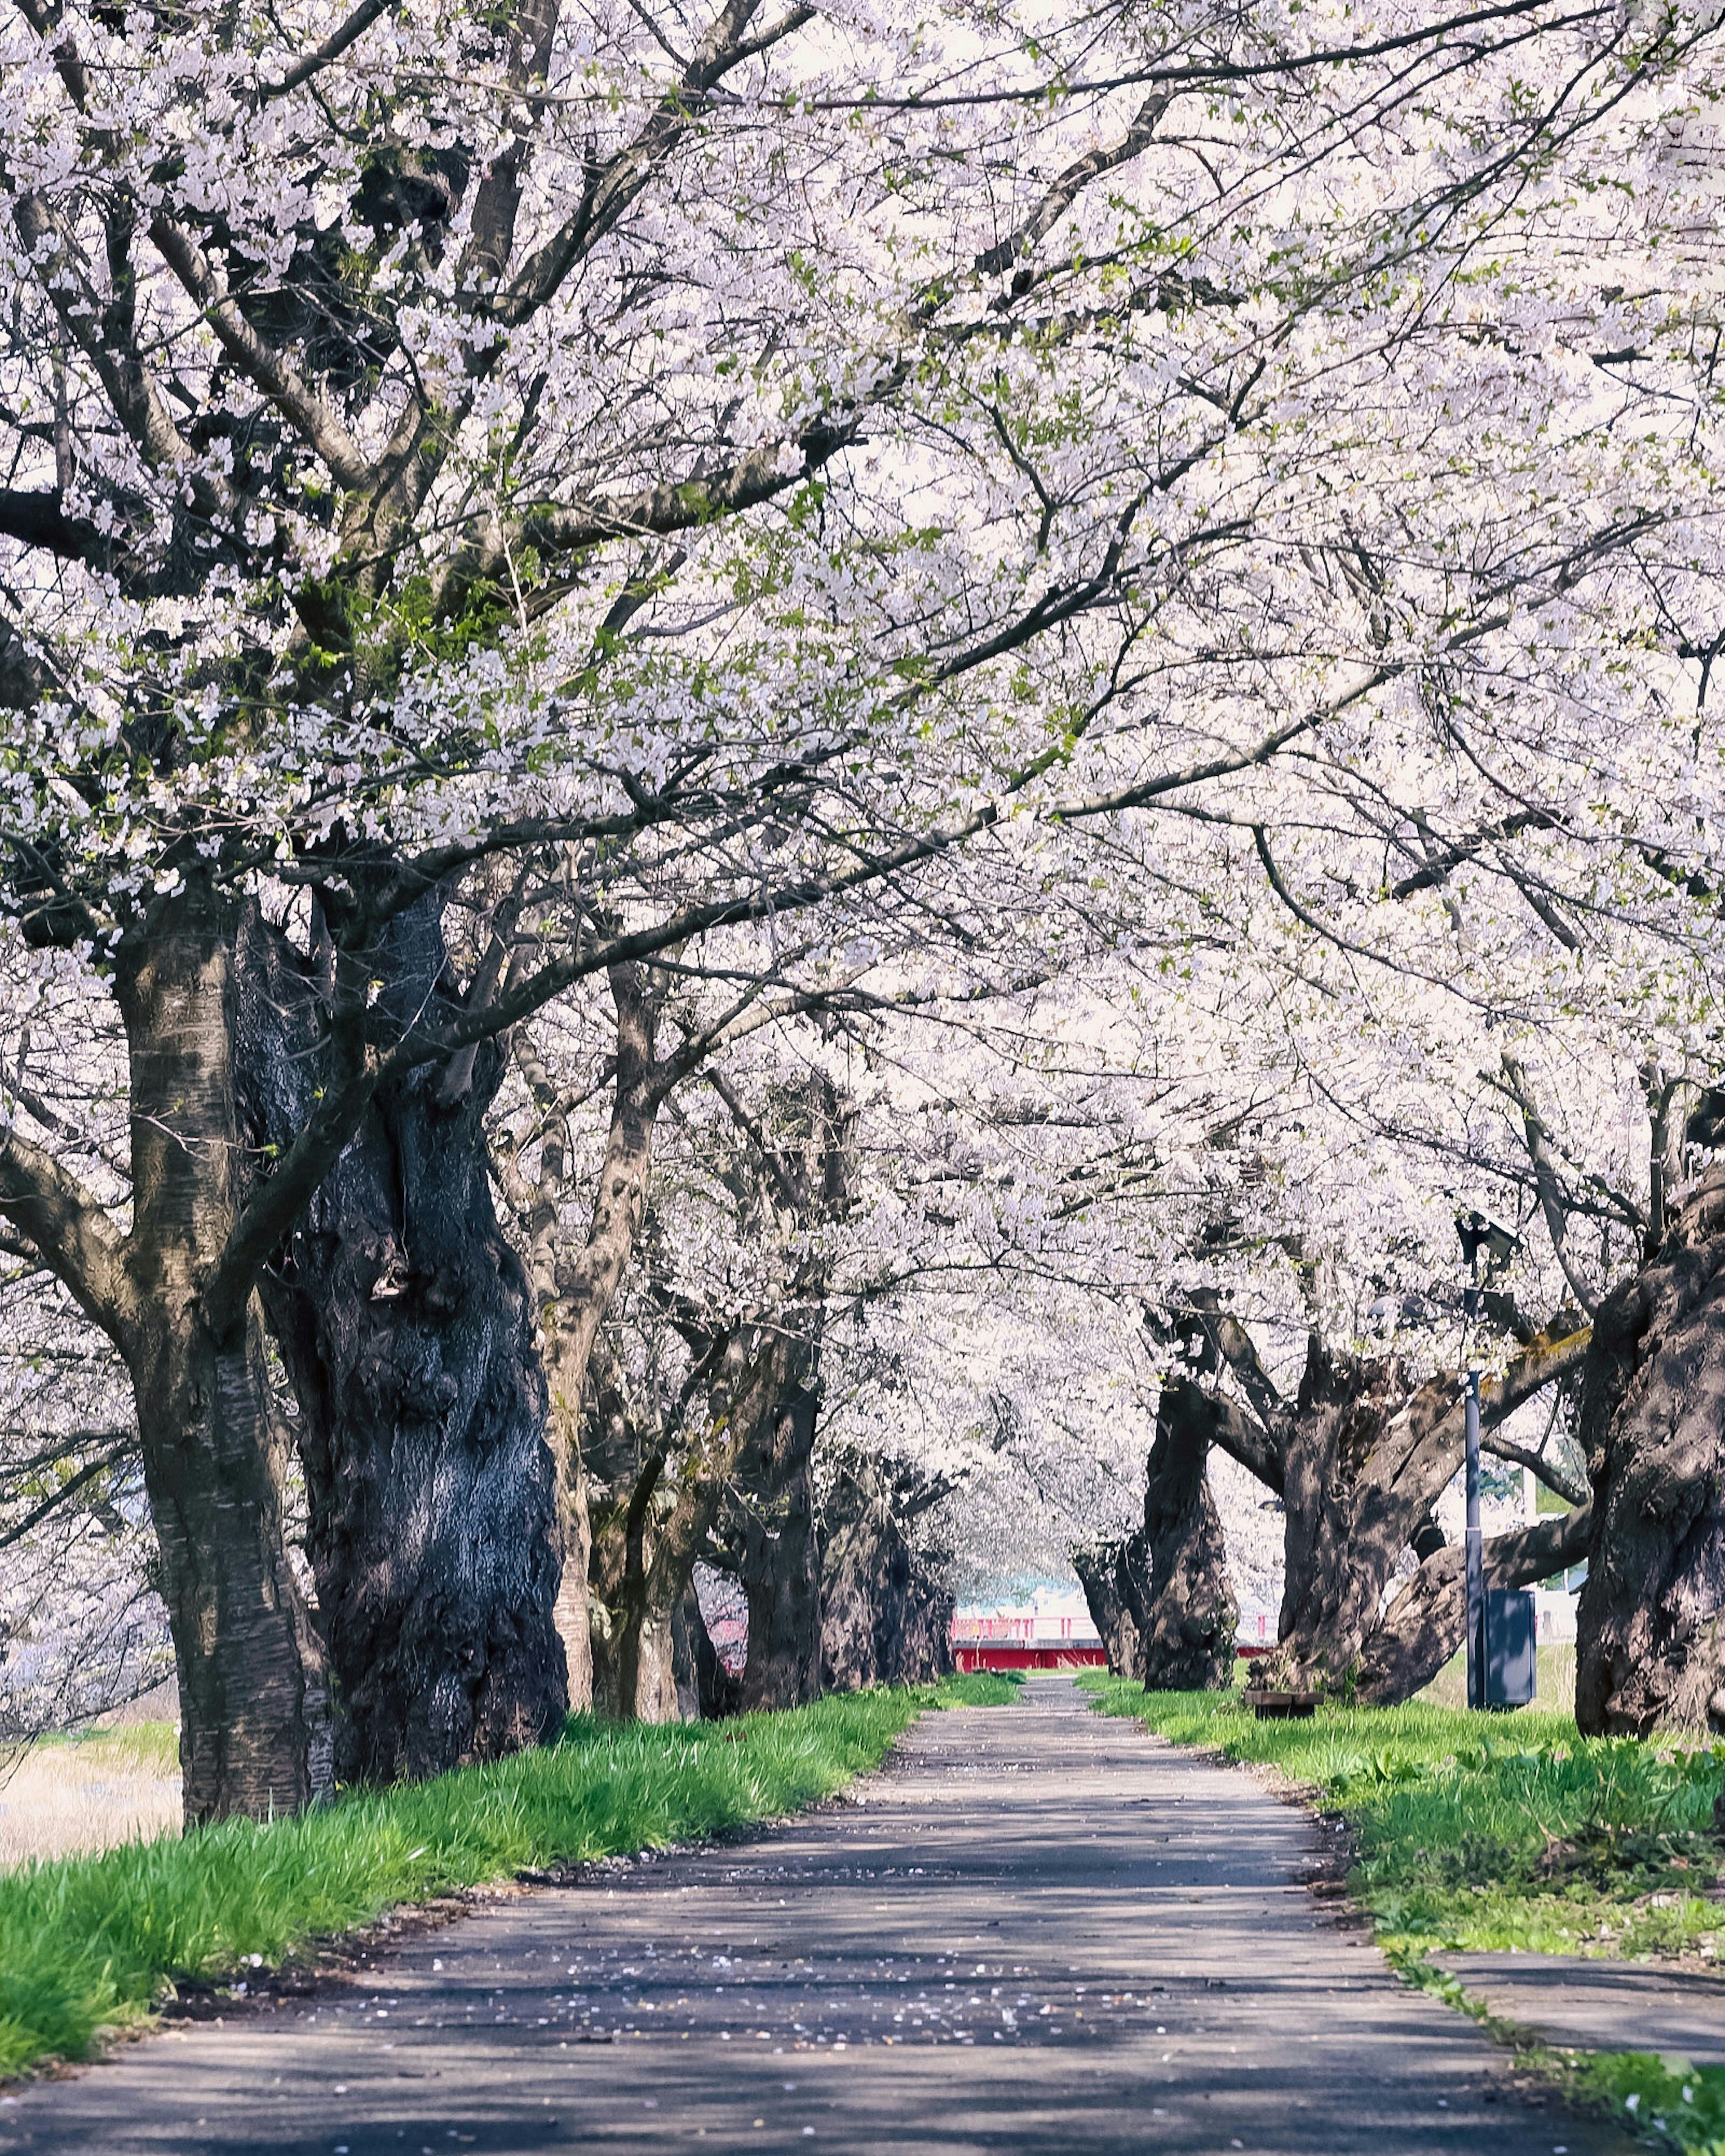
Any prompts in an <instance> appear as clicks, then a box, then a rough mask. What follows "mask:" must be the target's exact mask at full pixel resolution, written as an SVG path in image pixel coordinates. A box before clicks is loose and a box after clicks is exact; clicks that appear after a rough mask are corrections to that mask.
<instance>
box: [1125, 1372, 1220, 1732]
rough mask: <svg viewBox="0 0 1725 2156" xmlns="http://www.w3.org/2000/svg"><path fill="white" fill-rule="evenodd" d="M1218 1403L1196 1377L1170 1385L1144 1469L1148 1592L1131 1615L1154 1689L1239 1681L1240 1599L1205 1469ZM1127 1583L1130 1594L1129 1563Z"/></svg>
mask: <svg viewBox="0 0 1725 2156" xmlns="http://www.w3.org/2000/svg"><path fill="white" fill-rule="evenodd" d="M1215 1406H1216V1401H1215V1398H1214V1394H1209V1393H1207V1392H1205V1391H1204V1390H1203V1389H1202V1388H1201V1387H1199V1386H1198V1385H1195V1384H1194V1383H1191V1382H1190V1381H1189V1380H1188V1379H1183V1378H1170V1379H1168V1381H1167V1382H1166V1383H1164V1384H1163V1389H1162V1399H1161V1401H1160V1404H1159V1405H1158V1409H1157V1415H1156V1441H1155V1443H1154V1444H1153V1445H1152V1446H1151V1448H1150V1459H1149V1463H1148V1466H1147V1469H1146V1471H1145V1484H1144V1536H1143V1548H1144V1563H1145V1569H1146V1571H1147V1574H1148V1592H1147V1595H1146V1596H1145V1597H1144V1599H1143V1601H1142V1604H1141V1606H1140V1607H1139V1608H1137V1609H1136V1610H1135V1611H1134V1613H1133V1614H1134V1616H1135V1619H1136V1621H1137V1632H1138V1635H1139V1667H1140V1669H1141V1670H1142V1682H1143V1684H1144V1686H1145V1688H1146V1690H1147V1691H1221V1690H1224V1689H1225V1688H1226V1687H1227V1686H1230V1685H1231V1684H1232V1683H1233V1681H1234V1652H1235V1648H1234V1640H1235V1631H1236V1630H1237V1629H1238V1627H1239V1624H1240V1606H1239V1604H1237V1603H1236V1602H1235V1599H1234V1589H1233V1587H1232V1585H1231V1584H1230V1580H1229V1577H1228V1553H1227V1549H1226V1547H1225V1545H1224V1543H1223V1540H1222V1523H1221V1522H1220V1520H1219V1518H1218V1517H1217V1516H1216V1505H1215V1500H1214V1498H1213V1497H1212V1496H1211V1495H1210V1487H1209V1476H1207V1475H1206V1473H1205V1468H1206V1466H1207V1465H1208V1462H1209V1449H1210V1437H1211V1433H1212V1430H1213V1427H1214V1420H1215V1415H1214V1409H1215ZM1121 1584H1122V1589H1124V1590H1125V1591H1126V1592H1127V1594H1130V1592H1131V1589H1132V1572H1131V1570H1130V1568H1127V1569H1125V1570H1123V1571H1122V1576H1121Z"/></svg>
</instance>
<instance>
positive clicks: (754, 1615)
mask: <svg viewBox="0 0 1725 2156" xmlns="http://www.w3.org/2000/svg"><path fill="white" fill-rule="evenodd" d="M806 1359H807V1358H793V1361H801V1362H806ZM797 1423H798V1418H796V1417H793V1415H791V1414H789V1413H788V1411H786V1410H785V1409H784V1408H783V1406H781V1409H780V1410H779V1411H778V1412H777V1413H775V1414H773V1415H772V1416H770V1417H769V1418H768V1425H767V1427H768V1430H770V1431H771V1435H770V1436H769V1437H767V1438H766V1440H765V1441H764V1443H763V1444H762V1446H761V1448H760V1450H759V1452H758V1454H757V1456H756V1457H754V1458H753V1459H748V1458H747V1457H746V1459H745V1462H744V1465H743V1468H742V1472H741V1473H740V1474H739V1476H738V1478H737V1490H736V1491H735V1493H734V1494H733V1496H732V1502H731V1505H730V1507H729V1512H730V1517H729V1520H728V1521H727V1523H726V1524H727V1527H728V1530H729V1531H728V1532H726V1535H725V1537H724V1540H725V1542H726V1545H727V1547H728V1548H729V1550H730V1551H732V1552H733V1553H734V1554H735V1558H736V1562H735V1564H734V1566H733V1567H732V1569H734V1570H735V1571H736V1573H737V1577H738V1578H740V1579H741V1581H742V1590H743V1593H744V1594H745V1595H746V1596H747V1599H748V1606H749V1645H748V1660H747V1662H746V1663H745V1664H744V1666H743V1672H742V1707H743V1712H745V1713H747V1714H755V1713H759V1712H763V1711H765V1710H767V1709H769V1708H778V1707H801V1706H803V1705H804V1704H805V1703H806V1702H808V1701H809V1700H811V1699H818V1698H819V1697H820V1549H819V1542H818V1539H817V1535H816V1528H815V1512H814V1419H813V1417H809V1418H808V1419H807V1420H806V1422H805V1424H804V1427H803V1431H802V1433H801V1435H799V1434H798V1428H797Z"/></svg>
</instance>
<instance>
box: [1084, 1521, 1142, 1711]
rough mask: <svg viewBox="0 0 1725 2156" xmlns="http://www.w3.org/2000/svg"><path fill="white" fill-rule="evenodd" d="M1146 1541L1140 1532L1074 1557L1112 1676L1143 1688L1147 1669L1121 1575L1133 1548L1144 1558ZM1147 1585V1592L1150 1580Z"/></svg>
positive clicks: (1089, 1548)
mask: <svg viewBox="0 0 1725 2156" xmlns="http://www.w3.org/2000/svg"><path fill="white" fill-rule="evenodd" d="M1143 1541H1144V1537H1143V1534H1142V1531H1140V1532H1138V1533H1137V1534H1133V1535H1131V1536H1128V1537H1126V1539H1125V1540H1123V1541H1120V1542H1111V1543H1092V1544H1091V1545H1090V1546H1089V1547H1088V1548H1082V1549H1075V1550H1074V1551H1073V1553H1072V1569H1073V1571H1074V1572H1076V1573H1077V1575H1078V1584H1079V1585H1080V1586H1081V1588H1082V1589H1084V1599H1085V1604H1086V1608H1087V1609H1089V1611H1090V1620H1091V1624H1093V1625H1095V1626H1096V1634H1097V1636H1098V1637H1099V1638H1100V1640H1101V1642H1102V1652H1103V1653H1104V1654H1105V1655H1106V1656H1107V1658H1108V1668H1109V1671H1110V1673H1111V1675H1112V1676H1117V1677H1135V1678H1137V1681H1138V1682H1139V1683H1140V1684H1142V1682H1143V1681H1144V1668H1143V1660H1142V1647H1141V1645H1140V1641H1139V1635H1138V1625H1137V1618H1136V1617H1135V1616H1134V1615H1133V1614H1132V1605H1131V1604H1129V1603H1128V1601H1127V1596H1126V1594H1124V1593H1123V1592H1122V1586H1121V1578H1120V1572H1121V1567H1122V1565H1123V1564H1125V1563H1127V1558H1128V1552H1129V1550H1130V1549H1131V1548H1132V1546H1133V1545H1136V1546H1137V1554H1138V1556H1139V1558H1142V1555H1143ZM1145 1584H1146V1588H1147V1586H1148V1582H1147V1581H1146V1583H1145Z"/></svg>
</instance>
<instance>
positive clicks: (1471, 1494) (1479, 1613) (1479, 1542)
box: [1455, 1213, 1516, 1707]
mask: <svg viewBox="0 0 1725 2156" xmlns="http://www.w3.org/2000/svg"><path fill="white" fill-rule="evenodd" d="M1455 1233H1456V1235H1457V1236H1458V1237H1459V1238H1460V1239H1461V1255H1462V1258H1463V1260H1464V1261H1465V1263H1466V1266H1467V1286H1466V1287H1465V1288H1464V1289H1463V1290H1462V1291H1461V1319H1462V1326H1463V1329H1464V1331H1465V1332H1466V1339H1465V1340H1464V1341H1463V1342H1462V1347H1463V1352H1464V1353H1466V1357H1467V1404H1466V1411H1465V1413H1464V1414H1463V1417H1462V1445H1463V1450H1464V1453H1465V1455H1466V1461H1467V1527H1466V1533H1465V1535H1464V1537H1463V1550H1464V1553H1465V1555H1466V1562H1467V1703H1468V1705H1469V1706H1470V1707H1484V1706H1485V1705H1486V1647H1487V1641H1486V1546H1485V1540H1484V1537H1483V1535H1482V1533H1481V1527H1480V1373H1479V1368H1478V1365H1477V1364H1476V1363H1475V1361H1474V1355H1473V1348H1474V1327H1475V1322H1476V1320H1477V1318H1478V1317H1479V1314H1480V1252H1481V1250H1484V1251H1485V1252H1486V1273H1487V1276H1490V1273H1491V1270H1492V1268H1493V1267H1494V1266H1497V1265H1502V1264H1503V1262H1504V1261H1505V1260H1507V1258H1508V1256H1509V1255H1510V1253H1511V1251H1512V1250H1514V1248H1515V1246H1516V1238H1515V1237H1514V1236H1513V1235H1511V1233H1510V1232H1509V1230H1508V1229H1507V1228H1497V1227H1494V1226H1493V1225H1492V1224H1491V1221H1489V1220H1488V1219H1486V1216H1485V1214H1483V1213H1464V1214H1460V1215H1459V1216H1458V1217H1457V1219H1456V1222H1455Z"/></svg>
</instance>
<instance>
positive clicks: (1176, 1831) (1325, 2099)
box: [0, 1680, 1622, 2156]
mask: <svg viewBox="0 0 1725 2156" xmlns="http://www.w3.org/2000/svg"><path fill="white" fill-rule="evenodd" d="M1027 1691H1028V1697H1026V1698H1025V1699H1024V1701H1023V1702H1020V1703H1019V1705H1017V1706H1015V1707H995V1708H982V1709H971V1710H967V1711H963V1712H953V1713H947V1714H932V1715H929V1716H927V1717H925V1718H924V1720H923V1721H922V1722H921V1723H920V1724H919V1725H918V1727H916V1730H915V1731H913V1732H911V1736H910V1737H909V1738H907V1740H906V1743H904V1745H903V1746H902V1747H901V1751H900V1753H898V1754H897V1755H896V1758H895V1759H894V1761H893V1762H892V1763H891V1764H890V1765H889V1766H888V1768H886V1770H885V1771H884V1772H883V1773H882V1774H880V1775H877V1776H875V1777H872V1778H870V1780H869V1781H868V1782H867V1783H865V1784H863V1785H861V1792H862V1794H863V1798H864V1801H863V1802H862V1804H860V1805H845V1806H842V1807H831V1808H829V1809H827V1810H825V1811H824V1812H823V1813H821V1814H819V1815H816V1816H814V1817H811V1818H809V1819H805V1820H800V1821H796V1822H793V1823H791V1824H790V1825H786V1826H783V1827H781V1828H778V1829H774V1830H772V1831H770V1832H768V1833H766V1834H764V1835H762V1836H761V1837H760V1839H759V1840H756V1841H752V1842H751V1843H749V1844H748V1845H746V1846H743V1847H741V1848H736V1847H733V1848H732V1849H730V1850H719V1851H704V1852H701V1853H699V1854H695V1855H691V1856H675V1857H671V1858H669V1859H666V1860H664V1861H660V1862H657V1863H654V1864H649V1865H645V1866H639V1867H635V1868H632V1869H630V1870H629V1871H626V1872H623V1873H619V1874H617V1875H615V1876H613V1877H612V1878H609V1879H607V1880H605V1881H601V1882H599V1883H596V1884H588V1885H583V1886H572V1887H550V1888H547V1889H545V1890H543V1891H541V1892H534V1893H531V1894H529V1895H526V1896H524V1897H521V1899H519V1900H516V1901H513V1902H506V1903H503V1904H501V1905H499V1906H497V1907H493V1908H491V1909H489V1910H486V1911H483V1912H480V1913H479V1914H477V1915H475V1916H474V1917H470V1918H468V1919H466V1920H465V1921H463V1922H459V1923H458V1924H456V1925H454V1926H453V1927H451V1928H449V1929H448V1930H446V1931H444V1932H442V1933H436V1934H433V1935H431V1936H429V1937H428V1938H422V1939H420V1940H418V1942H416V1943H413V1944H411V1945H408V1946H407V1947H404V1948H403V1950H402V1951H401V1953H400V1954H399V1956H398V1958H391V1960H390V1962H389V1963H388V1969H387V1979H388V1980H387V1983H386V1984H382V1986H380V1987H379V1988H377V1989H365V1990H358V1989H345V1990H341V1991H336V1992H331V1993H326V1994H324V1995H323V1996H322V1997H321V1998H320V1999H316V2000H314V2001H311V2002H309V2003H307V2004H305V2005H302V2006H300V2007H298V2008H288V2009H283V2010H279V2011H276V2012H272V2013H270V2014H268V2015H259V2016H256V2017H254V2018H252V2019H249V2020H239V2021H233V2022H229V2024H228V2025H227V2026H226V2027H225V2028H221V2029H218V2028H214V2027H209V2026H204V2025H197V2026H191V2027H186V2026H182V2027H179V2028H177V2029H173V2030H169V2031H167V2033H165V2034H164V2035H162V2036H160V2037H157V2038H156V2039H154V2040H151V2041H149V2042H146V2043H144V2044H141V2045H137V2046H132V2047H130V2048H129V2049H127V2050H126V2051H123V2052H121V2054H120V2056H119V2057H118V2058H117V2060H116V2062H115V2063H113V2064H110V2065H108V2066H101V2067H98V2068H96V2069H95V2070H93V2071H90V2072H88V2073H85V2074H83V2075H80V2076H77V2077H75V2078H74V2079H73V2080H70V2081H68V2082H60V2083H57V2084H46V2085H43V2086H39V2087H32V2088H29V2089H27V2090H25V2091H24V2092H23V2093H22V2094H21V2095H20V2096H19V2097H18V2098H17V2100H16V2101H15V2102H12V2103H10V2104H8V2105H4V2106H0V2149H4V2150H7V2151H13V2150H21V2149H28V2150H33V2151H35V2150H41V2151H49V2150H54V2151H66V2152H70V2151H74V2150H75V2151H78V2152H79V2156H91V2152H100V2156H145V2152H148V2156H169V2152H172V2156H213V2152H216V2151H220V2152H223V2156H235V2153H236V2152H245V2156H429V2152H435V2156H444V2152H446V2151H448V2152H453V2151H459V2150H466V2149H471V2150H473V2151H475V2156H527V2152H535V2156H536V2152H538V2151H542V2150H559V2149H567V2148H574V2147H583V2148H596V2149H600V2150H603V2151H605V2152H608V2156H646V2152H649V2151H653V2152H657V2151H662V2150H665V2149H667V2148H683V2147H685V2146H691V2145H692V2144H693V2143H697V2142H701V2141H706V2142H707V2143H711V2144H714V2145H715V2146H716V2147H717V2148H724V2149H726V2150H727V2151H729V2150H757V2149H758V2150H772V2151H787V2150H799V2151H808V2150H817V2151H818V2150H823V2149H824V2150H827V2151H831V2152H839V2151H842V2152H845V2156H882V2152H890V2156H932V2152H935V2151H939V2152H941V2156H983V2152H997V2153H1000V2152H1004V2153H1005V2156H1076V2152H1084V2156H1093V2153H1094V2156H1115V2153H1116V2152H1124V2151H1126V2150H1128V2149H1130V2150H1131V2151H1132V2152H1133V2156H1158V2152H1163V2151H1168V2152H1181V2153H1182V2156H1200V2152H1201V2156H1211V2152H1218V2156H1225V2153H1226V2152H1231V2151H1233V2150H1236V2149H1241V2150H1245V2151H1248V2152H1254V2156H1354V2152H1358V2156H1368V2152H1369V2156H1458V2152H1462V2151H1466V2152H1470V2153H1471V2152H1475V2151H1478V2152H1481V2156H1488V2153H1489V2156H1551V2152H1552V2151H1553V2150H1554V2149H1567V2150H1568V2151H1569V2152H1570V2156H1603V2152H1606V2151H1615V2150H1616V2149H1618V2148H1620V2147H1621V2146H1622V2144H1621V2143H1620V2142H1619V2141H1618V2140H1617V2139H1616V2138H1615V2136H1613V2135H1611V2134H1610V2133H1609V2132H1607V2131H1606V2130H1605V2129H1603V2128H1593V2127H1589V2126H1588V2125H1585V2124H1584V2123H1581V2122H1579V2121H1577V2120H1574V2119H1570V2118H1568V2117H1564V2116H1563V2115H1562V2114H1561V2113H1559V2112H1545V2111H1541V2110H1537V2109H1532V2108H1528V2107H1525V2106H1523V2105H1522V2103H1520V2102H1517V2100H1516V2099H1515V2097H1513V2096H1512V2094H1510V2093H1508V2092H1507V2088H1506V2087H1505V2085H1504V2084H1503V2083H1502V2081H1501V2079H1500V2076H1501V2074H1502V2067H1501V2065H1500V2063H1499V2059H1498V2056H1497V2055H1496V2054H1494V2053H1493V2052H1492V2051H1491V2048H1490V2046H1488V2045H1487V2044H1486V2042H1485V2041H1484V2040H1482V2039H1481V2037H1480V2036H1479V2035H1478V2034H1477V2033H1476V2030H1474V2029H1473V2028H1472V2027H1471V2025H1470V2024H1469V2023H1467V2022H1466V2020H1462V2019H1461V2017H1460V2016H1458V2015H1454V2014H1451V2013H1450V2012H1448V2011H1447V2010H1445V2009H1444V2008H1442V2007H1440V2006H1438V2005H1435V2004H1434V2003H1432V2002H1431V2001H1430V2000H1429V1999H1425V1998H1424V1997H1421V1996H1420V1995H1419V1994H1414V1993H1413V1992H1410V1991H1409V1990H1407V1989H1404V1987H1403V1986H1402V1985H1401V1984H1399V1983H1398V1982H1397V1981H1396V1980H1395V1979H1394V1978H1393V1977H1391V1976H1390V1975H1389V1974H1388V1972H1387V1971H1386V1970H1385V1969H1384V1965H1383V1963H1382V1962H1381V1961H1380V1959H1379V1958H1378V1954H1377V1953H1376V1950H1375V1949H1374V1948H1373V1947H1371V1946H1370V1945H1369V1944H1368V1943H1367V1940H1366V1938H1365V1937H1364V1935H1363V1933H1359V1932H1358V1931H1357V1930H1353V1929H1350V1928H1346V1927H1345V1926H1344V1925H1343V1924H1342V1923H1340V1922H1338V1921H1337V1918H1336V1917H1335V1916H1334V1915H1333V1914H1332V1913H1331V1912H1330V1911H1329V1910H1328V1908H1327V1907H1326V1906H1325V1905H1323V1904H1322V1903H1320V1902H1317V1900H1315V1899H1314V1897H1312V1894H1311V1893H1310V1892H1308V1890H1307V1887H1306V1886H1303V1885H1302V1884H1301V1876H1302V1873H1304V1872H1306V1871H1308V1870H1309V1869H1310V1866H1311V1864H1312V1857H1313V1855H1314V1853H1315V1851H1316V1848H1317V1843H1316V1839H1315V1833H1314V1830H1313V1829H1312V1826H1311V1825H1310V1824H1309V1823H1308V1822H1307V1820H1305V1818H1304V1817H1303V1816H1302V1815H1301V1814H1300V1813H1299V1812H1298V1811H1296V1810H1295V1809H1292V1808H1291V1807H1290V1806H1287V1805H1285V1804H1278V1803H1276V1801H1275V1800H1274V1799H1271V1798H1270V1797H1267V1796H1266V1795H1265V1794H1263V1793H1262V1792H1261V1791H1260V1790H1259V1789H1256V1788H1255V1786H1254V1785H1253V1784H1252V1783H1251V1782H1250V1780H1248V1779H1246V1778H1245V1776H1243V1775H1240V1774H1231V1773H1229V1772H1227V1771H1226V1770H1224V1769H1222V1768H1215V1767H1213V1766H1209V1765H1206V1764H1205V1763H1204V1762H1202V1761H1201V1760H1199V1759H1196V1758H1193V1757H1192V1756H1191V1755H1190V1754H1188V1753H1179V1752H1177V1751H1174V1750H1173V1749H1172V1748H1169V1747H1168V1746H1166V1745H1163V1744H1160V1743H1155V1742H1154V1741H1153V1740H1151V1739H1149V1738H1146V1737H1145V1736H1144V1735H1143V1734H1142V1732H1140V1731H1138V1730H1137V1729H1136V1728H1135V1727H1132V1725H1130V1724H1128V1723H1127V1722H1105V1721H1102V1720H1101V1719H1099V1718H1098V1717H1096V1716H1094V1715H1092V1714H1091V1713H1090V1712H1088V1711H1087V1710H1086V1708H1085V1707H1083V1705H1082V1704H1081V1702H1080V1700H1079V1699H1078V1697H1077V1696H1076V1693H1075V1692H1074V1691H1072V1689H1071V1688H1070V1686H1069V1685H1068V1684H1066V1683H1065V1681H1062V1680H1050V1681H1036V1682H1034V1683H1033V1684H1032V1685H1031V1686H1029V1687H1027Z"/></svg>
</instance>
